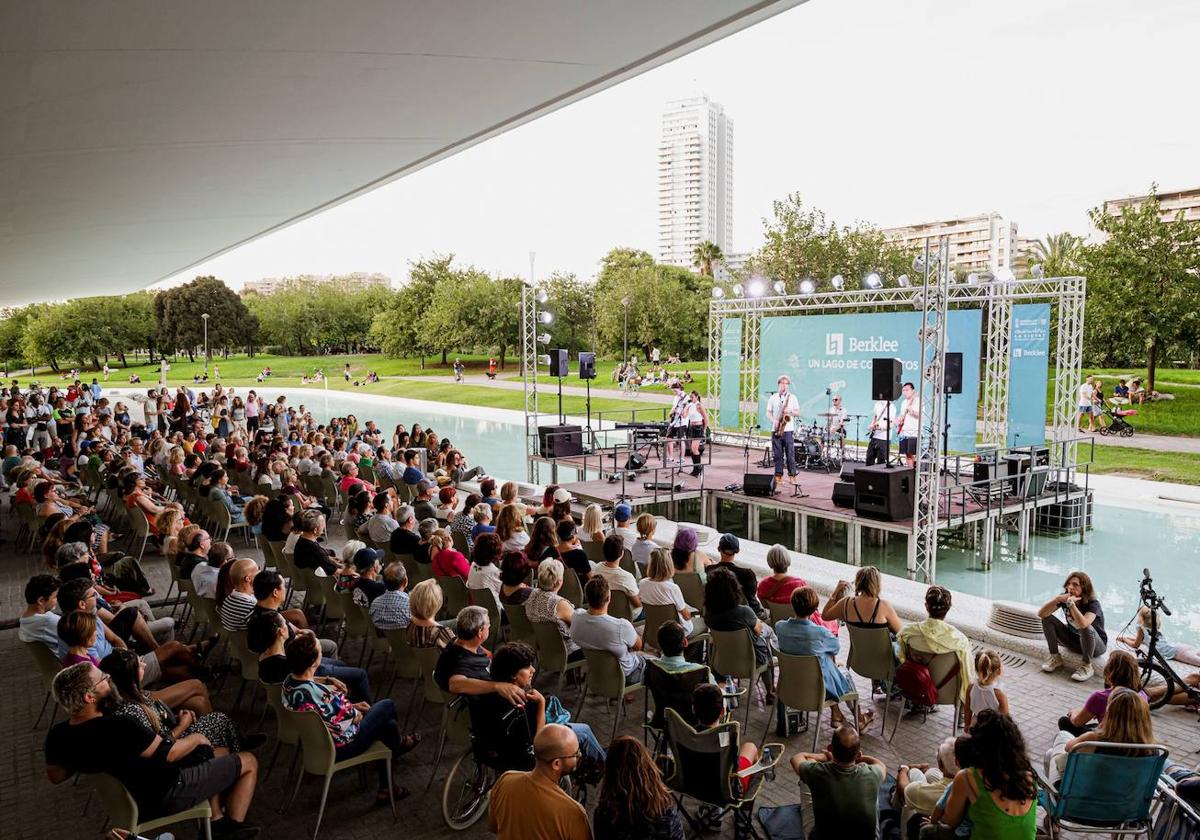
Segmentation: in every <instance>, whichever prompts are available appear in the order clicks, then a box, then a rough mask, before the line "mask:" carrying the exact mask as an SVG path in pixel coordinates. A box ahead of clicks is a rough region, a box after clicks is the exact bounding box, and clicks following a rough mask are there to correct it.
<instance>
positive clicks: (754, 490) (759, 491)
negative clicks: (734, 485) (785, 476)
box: [742, 473, 775, 496]
mask: <svg viewBox="0 0 1200 840" xmlns="http://www.w3.org/2000/svg"><path fill="white" fill-rule="evenodd" d="M742 492H743V493H745V494H746V495H747V496H770V495H771V494H772V493H773V492H775V476H773V475H771V474H770V473H745V474H744V475H743V476H742Z"/></svg>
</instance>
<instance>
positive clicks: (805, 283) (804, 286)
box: [800, 277, 817, 295]
mask: <svg viewBox="0 0 1200 840" xmlns="http://www.w3.org/2000/svg"><path fill="white" fill-rule="evenodd" d="M816 290H817V281H816V280H813V279H812V278H811V277H805V278H804V279H803V280H801V281H800V294H802V295H811V294H812V293H813V292H815V291H816Z"/></svg>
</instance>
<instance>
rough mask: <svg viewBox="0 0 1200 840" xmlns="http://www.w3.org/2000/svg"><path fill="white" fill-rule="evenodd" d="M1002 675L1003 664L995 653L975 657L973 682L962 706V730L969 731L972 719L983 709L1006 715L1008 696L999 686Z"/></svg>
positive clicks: (982, 652) (984, 653)
mask: <svg viewBox="0 0 1200 840" xmlns="http://www.w3.org/2000/svg"><path fill="white" fill-rule="evenodd" d="M1003 674H1004V663H1003V662H1001V661H1000V654H999V653H997V652H996V651H994V650H981V651H980V652H979V655H978V656H976V657H975V682H974V683H973V684H972V685H971V688H970V690H968V691H967V700H966V703H964V704H963V729H964V730H966V731H968V732H969V731H970V730H971V721H972V718H973V717H974V716H975V715H977V714H979V713H980V712H982V711H983V710H984V709H991V710H992V711H993V712H999V713H1000V714H1002V715H1006V714H1008V694H1007V693H1006V692H1004V691H1003V690H1002V689H1001V688H1000V686H999V681H1000V677H1001V676H1002V675H1003Z"/></svg>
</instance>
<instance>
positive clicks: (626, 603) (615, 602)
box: [608, 589, 633, 624]
mask: <svg viewBox="0 0 1200 840" xmlns="http://www.w3.org/2000/svg"><path fill="white" fill-rule="evenodd" d="M609 598H610V600H609V602H608V614H609V615H611V616H612V617H613V618H623V619H625V620H626V621H628V622H629V623H630V624H633V604H632V603H631V602H630V600H629V596H628V595H626V594H625V593H624V592H622V591H621V590H619V589H613V590H611V591H610V592H609Z"/></svg>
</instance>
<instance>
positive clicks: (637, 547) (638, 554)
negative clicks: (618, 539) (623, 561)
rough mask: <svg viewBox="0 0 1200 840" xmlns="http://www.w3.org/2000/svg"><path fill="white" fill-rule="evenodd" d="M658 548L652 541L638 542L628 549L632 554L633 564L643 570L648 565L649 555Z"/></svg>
mask: <svg viewBox="0 0 1200 840" xmlns="http://www.w3.org/2000/svg"><path fill="white" fill-rule="evenodd" d="M656 548H658V543H656V542H655V541H654V540H638V541H637V542H635V543H634V544H633V545H632V546H631V547H630V549H629V551H630V553H631V554H633V562H635V563H637V564H638V565H639V566H641V567H642V568H643V569H645V568H646V566H647V565H649V563H650V553H651V552H652V551H654V549H656Z"/></svg>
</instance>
